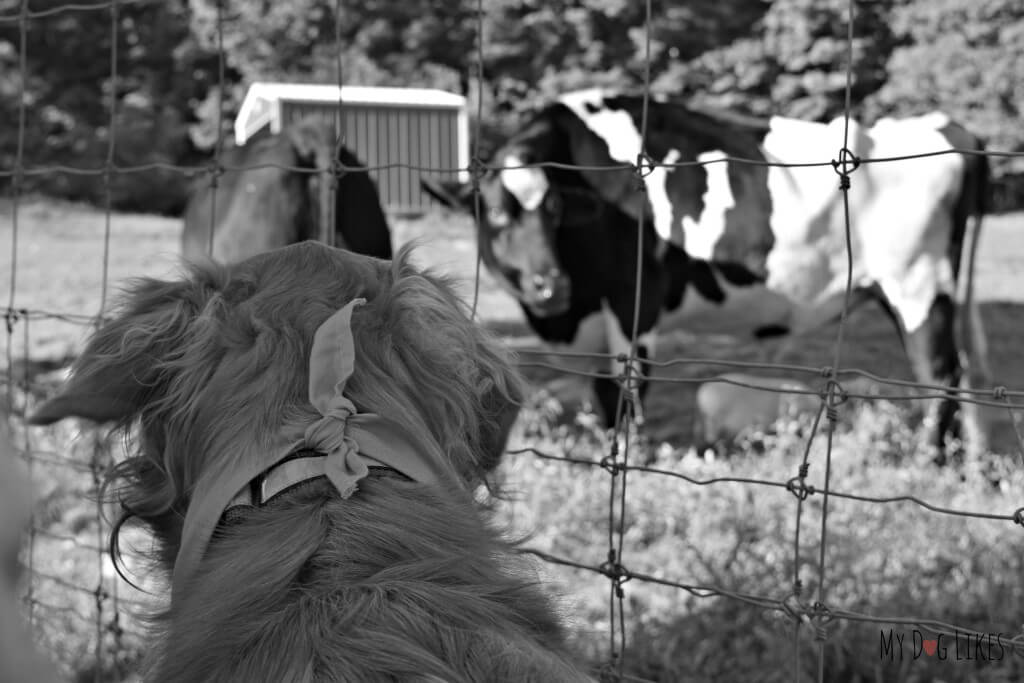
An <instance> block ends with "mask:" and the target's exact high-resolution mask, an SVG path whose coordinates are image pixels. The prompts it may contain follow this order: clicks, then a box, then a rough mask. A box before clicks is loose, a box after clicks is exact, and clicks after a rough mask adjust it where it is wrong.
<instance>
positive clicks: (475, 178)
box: [469, 156, 487, 192]
mask: <svg viewBox="0 0 1024 683" xmlns="http://www.w3.org/2000/svg"><path fill="white" fill-rule="evenodd" d="M485 175H487V164H485V163H484V162H483V161H482V160H481V159H480V157H478V156H474V157H473V158H472V159H470V160H469V178H470V181H471V182H472V184H473V191H474V192H477V191H479V188H480V181H481V180H482V179H483V177H484V176H485Z"/></svg>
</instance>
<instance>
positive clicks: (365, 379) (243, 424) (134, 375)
mask: <svg viewBox="0 0 1024 683" xmlns="http://www.w3.org/2000/svg"><path fill="white" fill-rule="evenodd" d="M409 256H410V252H409V250H408V249H405V250H403V251H401V252H400V253H399V254H398V256H397V258H396V259H395V260H394V261H381V260H378V259H374V258H370V257H366V256H360V255H357V254H354V253H351V252H348V251H344V250H340V249H332V248H329V247H326V246H323V245H321V244H319V243H315V242H305V243H301V244H297V245H293V246H289V247H284V248H281V249H278V250H275V251H272V252H268V253H265V254H261V255H259V256H256V257H253V258H251V259H249V260H247V261H244V262H242V263H240V264H237V265H234V266H230V267H219V266H212V265H203V266H193V267H191V268H190V270H189V272H188V276H187V277H185V278H183V279H181V280H177V281H159V280H153V279H144V280H140V281H137V282H136V283H134V285H133V286H132V287H131V288H130V289H129V290H128V292H127V294H126V296H125V298H124V301H123V304H122V306H121V308H120V309H119V310H118V311H117V314H116V316H115V317H114V319H113V320H112V322H110V323H109V324H107V325H106V326H104V327H103V328H101V329H100V330H99V331H98V332H97V333H96V334H95V335H94V336H93V337H92V339H91V340H90V341H89V343H88V345H87V347H86V349H85V351H84V352H83V354H82V356H81V357H80V358H79V359H78V361H77V363H76V364H75V367H74V369H73V372H72V375H71V378H70V379H69V380H68V382H67V384H66V385H65V386H64V387H63V388H62V389H61V391H60V392H59V394H58V395H56V396H55V397H53V398H51V399H50V400H49V401H47V402H46V403H45V404H44V405H42V406H41V407H40V408H39V409H38V410H37V411H36V412H35V414H34V415H33V416H32V417H31V421H32V422H34V423H36V424H47V423H51V422H54V421H56V420H60V419H61V418H64V417H68V416H78V417H83V418H87V419H91V420H94V421H97V422H111V421H113V422H117V423H120V424H121V425H123V426H128V425H132V424H134V423H136V422H137V423H138V424H139V427H140V429H139V438H140V449H139V451H140V452H139V454H138V455H137V456H135V457H133V458H131V459H130V460H129V462H128V463H125V465H124V467H125V468H129V469H130V476H128V477H124V479H126V480H127V481H128V482H129V487H128V490H126V491H125V492H124V493H123V494H122V495H123V498H124V502H125V504H126V506H127V507H128V508H129V509H130V511H131V513H132V514H134V515H136V516H138V517H141V518H142V519H143V520H144V521H146V522H147V523H148V524H149V525H150V526H151V527H152V528H153V530H154V532H155V533H156V534H157V535H158V537H160V540H161V541H163V542H164V543H163V544H162V545H163V546H164V548H165V552H167V553H174V552H175V551H176V548H177V546H178V545H179V543H180V542H181V533H182V520H183V519H184V517H185V516H186V514H187V512H188V509H189V505H190V503H191V500H190V496H191V494H192V492H193V491H194V489H195V488H196V486H197V482H200V481H201V480H202V479H203V478H204V476H206V477H208V476H209V472H210V471H211V469H224V468H225V467H227V468H239V467H242V466H243V465H244V463H245V462H246V458H250V457H254V456H253V455H252V454H257V453H264V452H267V451H268V450H271V449H274V448H276V447H278V445H279V444H281V443H286V442H289V441H294V440H296V439H302V438H303V435H304V433H305V430H306V429H307V428H308V427H309V426H310V425H311V424H312V423H314V422H316V421H317V420H318V419H319V418H321V417H322V415H321V414H320V413H318V412H317V410H316V409H315V408H314V407H313V405H312V404H311V401H310V398H309V386H310V372H309V365H310V353H311V350H312V348H313V343H314V336H315V335H316V334H317V331H318V329H319V328H320V327H321V326H322V325H323V324H324V322H325V321H327V320H328V319H329V318H332V316H334V314H335V313H336V312H338V311H339V309H342V308H344V307H346V306H347V305H349V304H351V303H352V302H353V300H355V299H358V298H362V299H365V300H366V302H365V303H364V304H362V305H359V306H356V307H354V308H352V311H351V319H350V322H348V323H347V324H348V325H349V327H350V329H351V344H352V346H353V352H354V363H353V367H352V372H351V376H349V377H348V379H347V382H346V383H345V387H344V394H345V397H346V398H347V399H348V400H350V401H351V403H352V404H354V406H355V408H356V411H357V413H373V414H377V415H379V416H381V417H384V418H387V419H388V420H391V421H393V422H394V423H396V424H397V425H399V426H400V427H401V428H402V429H403V430H404V431H405V433H407V434H408V435H410V436H411V440H412V441H413V442H417V441H418V442H420V443H422V444H423V446H424V448H425V449H427V451H428V452H431V453H436V454H438V457H439V458H440V459H441V460H443V461H444V462H442V463H439V464H438V466H439V467H441V468H442V470H443V471H445V472H449V473H450V474H451V476H452V478H453V480H454V481H457V482H461V483H462V484H463V485H464V486H465V487H467V488H468V487H469V486H472V485H473V484H475V483H476V482H478V481H480V480H481V479H482V478H483V476H484V475H485V474H486V473H487V472H488V471H490V470H491V469H493V468H494V467H495V466H496V465H497V464H498V462H499V460H500V457H501V454H502V451H503V450H504V447H505V442H506V440H507V437H508V432H509V429H510V428H511V425H512V422H513V421H514V419H515V416H516V414H517V412H518V406H519V402H520V400H521V397H522V389H521V384H520V382H521V380H520V379H519V377H518V375H517V374H516V372H515V371H514V369H513V367H512V365H511V363H510V361H509V358H508V356H507V355H506V353H505V352H504V351H503V350H502V349H501V348H500V347H499V346H498V345H497V344H496V343H495V342H494V341H493V340H492V339H491V338H490V337H489V335H488V334H487V333H486V332H485V331H484V330H482V329H481V328H479V327H478V326H477V325H475V324H474V323H473V322H472V321H471V320H470V319H469V316H468V315H467V313H466V310H465V306H464V304H463V303H462V302H461V301H460V300H459V299H458V298H457V297H456V295H455V293H454V292H453V289H452V287H451V286H450V284H449V283H448V282H447V281H446V280H445V279H444V278H442V277H439V276H437V275H434V274H431V273H430V272H427V271H425V270H422V269H419V268H417V267H415V266H414V265H413V264H412V263H411V262H410V259H409ZM123 475H124V471H123V470H122V476H123ZM164 559H165V560H166V561H168V563H170V562H171V561H172V557H170V556H168V557H165V558H164Z"/></svg>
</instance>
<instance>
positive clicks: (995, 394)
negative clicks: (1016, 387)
mask: <svg viewBox="0 0 1024 683" xmlns="http://www.w3.org/2000/svg"><path fill="white" fill-rule="evenodd" d="M1006 392H1007V388H1006V387H1004V386H1002V385H1000V386H998V387H992V398H994V399H995V400H997V401H1005V400H1006Z"/></svg>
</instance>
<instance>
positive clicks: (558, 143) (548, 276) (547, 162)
mask: <svg viewBox="0 0 1024 683" xmlns="http://www.w3.org/2000/svg"><path fill="white" fill-rule="evenodd" d="M564 113H565V112H559V111H558V110H551V109H549V110H545V111H542V112H541V114H540V115H539V116H537V117H535V118H534V119H533V121H532V122H531V123H530V124H528V125H527V126H526V127H525V128H524V129H523V131H522V132H521V133H519V134H518V135H516V136H515V137H514V138H512V139H511V140H510V141H509V142H508V143H506V144H505V145H504V146H503V147H502V148H501V149H499V150H498V152H497V153H496V154H495V155H494V156H493V158H492V159H491V162H490V164H489V167H490V168H489V170H488V171H487V172H486V173H485V174H484V175H483V176H482V177H481V178H480V180H479V204H478V203H477V197H476V193H475V192H474V189H473V184H472V183H470V182H454V181H444V180H437V179H433V178H426V177H424V178H423V179H421V185H422V187H423V189H424V190H425V191H426V192H427V193H429V194H430V195H432V196H433V197H435V198H436V199H438V200H439V201H440V202H441V203H443V204H445V205H446V206H448V207H450V208H453V209H456V210H459V211H463V212H466V213H468V214H469V215H471V216H474V217H476V219H477V234H478V238H479V243H480V249H481V256H482V258H483V261H484V263H485V265H486V266H487V267H488V268H489V269H490V270H491V271H492V273H493V274H494V275H495V276H496V277H497V279H498V280H499V282H500V283H501V284H502V286H503V287H504V288H505V289H507V290H508V291H509V292H510V293H511V294H512V295H513V296H515V297H516V298H517V299H518V300H519V301H520V302H522V303H523V305H524V306H526V307H527V308H528V309H529V310H530V312H531V313H533V314H534V315H536V316H539V317H551V316H556V315H560V314H562V313H564V312H565V311H566V310H567V309H568V308H569V306H570V301H571V297H572V291H571V286H572V285H571V284H570V273H569V272H568V271H569V270H571V268H566V267H565V263H564V259H565V257H566V256H567V255H566V254H564V253H562V252H561V251H560V250H561V249H563V248H565V247H564V246H562V245H560V236H561V232H562V231H563V230H564V229H565V228H566V227H568V226H575V227H580V223H581V222H586V221H593V220H596V219H598V218H599V214H600V211H601V206H602V204H601V201H600V200H599V199H598V198H597V197H596V195H595V193H594V191H593V190H592V189H591V188H590V187H589V186H587V185H586V183H585V182H584V181H583V179H582V177H581V176H580V175H579V173H578V172H576V171H575V170H573V169H571V168H563V167H560V166H558V164H567V165H568V164H572V162H573V158H572V155H571V154H570V151H569V150H570V143H571V141H570V140H569V138H568V137H566V136H565V135H564V130H563V129H562V127H561V125H560V122H559V115H560V114H564ZM552 164H555V165H552Z"/></svg>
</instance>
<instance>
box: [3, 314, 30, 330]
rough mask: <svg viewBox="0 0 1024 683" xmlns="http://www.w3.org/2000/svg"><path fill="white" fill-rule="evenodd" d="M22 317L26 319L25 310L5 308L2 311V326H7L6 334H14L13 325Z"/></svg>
mask: <svg viewBox="0 0 1024 683" xmlns="http://www.w3.org/2000/svg"><path fill="white" fill-rule="evenodd" d="M23 317H28V311H27V310H25V309H14V308H7V309H6V310H4V324H5V325H6V326H7V334H13V333H14V325H15V323H17V322H18V321H19V320H21V319H22V318H23Z"/></svg>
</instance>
